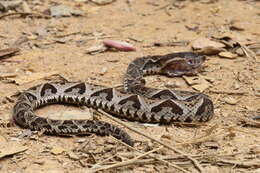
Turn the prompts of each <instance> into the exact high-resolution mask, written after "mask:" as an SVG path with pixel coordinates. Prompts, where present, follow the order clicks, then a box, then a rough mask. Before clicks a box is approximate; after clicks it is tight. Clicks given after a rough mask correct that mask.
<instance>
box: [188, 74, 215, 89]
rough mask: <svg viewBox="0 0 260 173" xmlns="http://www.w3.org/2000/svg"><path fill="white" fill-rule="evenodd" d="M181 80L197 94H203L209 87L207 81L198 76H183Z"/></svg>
mask: <svg viewBox="0 0 260 173" xmlns="http://www.w3.org/2000/svg"><path fill="white" fill-rule="evenodd" d="M183 78H184V80H185V81H186V82H187V83H188V84H189V85H191V87H192V88H193V89H195V90H197V91H199V92H203V91H205V90H206V89H207V88H209V87H210V86H211V84H210V83H209V82H208V81H207V80H205V79H204V78H202V77H199V76H183Z"/></svg>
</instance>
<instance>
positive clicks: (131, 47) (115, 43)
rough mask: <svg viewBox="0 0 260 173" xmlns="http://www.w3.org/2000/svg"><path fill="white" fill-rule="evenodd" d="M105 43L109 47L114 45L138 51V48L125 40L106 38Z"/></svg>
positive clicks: (125, 49)
mask: <svg viewBox="0 0 260 173" xmlns="http://www.w3.org/2000/svg"><path fill="white" fill-rule="evenodd" d="M103 44H104V45H105V46H107V47H112V48H115V49H118V50H121V51H136V48H135V47H134V46H133V45H131V44H129V43H127V42H123V41H116V40H104V41H103Z"/></svg>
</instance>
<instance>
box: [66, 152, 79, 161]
mask: <svg viewBox="0 0 260 173" xmlns="http://www.w3.org/2000/svg"><path fill="white" fill-rule="evenodd" d="M68 156H69V158H70V159H72V160H79V156H77V155H76V154H75V153H73V152H69V153H68Z"/></svg>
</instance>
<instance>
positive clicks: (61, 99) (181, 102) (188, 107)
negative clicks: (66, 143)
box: [13, 52, 214, 146]
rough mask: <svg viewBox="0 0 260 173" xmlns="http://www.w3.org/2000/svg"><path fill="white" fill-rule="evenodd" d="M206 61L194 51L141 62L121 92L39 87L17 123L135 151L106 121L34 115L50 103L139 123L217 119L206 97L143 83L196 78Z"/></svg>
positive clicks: (21, 107)
mask: <svg viewBox="0 0 260 173" xmlns="http://www.w3.org/2000/svg"><path fill="white" fill-rule="evenodd" d="M204 61H205V57H204V56H201V55H197V54H195V53H192V52H179V53H171V54H167V55H158V56H146V57H141V58H137V59H135V60H134V61H132V62H131V63H130V64H129V66H128V68H127V72H126V74H125V76H124V87H123V89H116V88H108V87H104V86H100V85H94V84H90V83H79V82H60V83H54V82H50V83H45V84H41V85H38V86H35V87H32V88H30V89H28V90H26V91H24V92H23V93H21V95H20V96H19V98H18V100H17V102H16V104H15V106H14V108H13V119H14V121H15V122H16V123H17V124H18V125H19V126H21V127H23V128H29V129H31V130H37V131H44V132H45V133H47V134H57V135H62V134H88V133H95V134H98V135H102V136H104V135H105V136H106V135H112V136H114V137H115V138H117V139H119V140H122V141H123V142H125V143H126V144H128V145H131V146H133V145H134V142H133V140H132V139H131V137H130V136H129V135H128V134H127V133H126V132H125V131H124V130H122V129H120V128H118V127H116V126H114V125H112V124H109V123H107V122H103V121H97V120H55V119H50V118H43V117H39V116H37V115H35V114H34V110H35V109H37V108H39V107H41V106H45V105H47V104H53V103H69V104H77V105H78V104H80V105H86V106H88V107H92V108H95V109H97V108H99V109H102V110H104V111H105V112H107V113H110V114H112V115H114V116H117V117H121V118H125V119H128V120H132V121H139V122H149V123H160V124H170V123H172V122H175V121H179V122H206V121H208V120H210V119H211V118H212V116H213V114H214V111H213V103H212V101H211V100H210V98H209V97H208V96H207V95H205V94H202V93H195V92H189V91H179V90H170V89H155V88H148V87H145V80H144V76H146V75H151V74H162V75H166V76H169V77H174V76H182V75H192V74H196V73H197V72H198V69H200V67H201V65H202V63H203V62H204Z"/></svg>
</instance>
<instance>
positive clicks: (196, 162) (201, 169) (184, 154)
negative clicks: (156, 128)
mask: <svg viewBox="0 0 260 173" xmlns="http://www.w3.org/2000/svg"><path fill="white" fill-rule="evenodd" d="M98 111H99V112H101V113H102V114H103V115H105V116H106V117H108V118H109V119H111V120H113V121H115V122H117V123H118V124H120V125H122V126H124V127H126V128H128V129H129V130H131V131H133V132H135V133H137V134H139V135H142V136H144V137H146V138H148V139H150V140H152V141H155V142H157V143H159V144H161V145H163V146H165V147H166V148H168V149H170V150H172V151H174V152H177V153H179V154H181V155H183V156H185V157H187V158H188V159H189V160H191V161H192V163H193V164H194V166H195V167H196V168H198V170H199V171H200V172H204V171H203V168H202V167H201V165H200V164H199V162H198V161H197V160H196V159H194V158H192V157H191V156H190V155H189V154H186V153H184V152H182V151H180V150H178V149H177V148H174V147H172V146H169V145H167V144H165V143H163V142H161V141H159V140H157V139H155V138H153V137H151V136H148V135H146V134H144V133H142V132H140V131H139V130H137V129H134V128H132V127H130V126H129V125H127V124H125V123H123V122H122V121H121V120H119V119H116V118H114V117H112V116H111V115H109V114H108V113H106V112H104V111H103V110H100V109H98Z"/></svg>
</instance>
